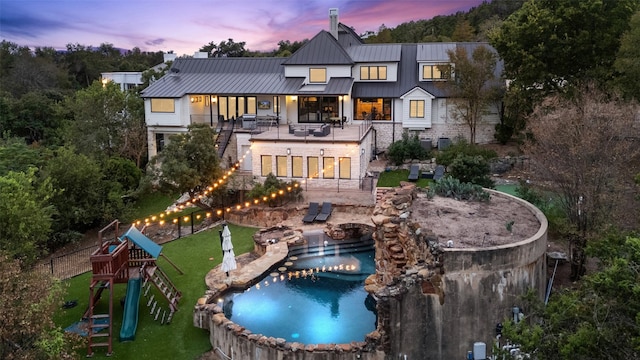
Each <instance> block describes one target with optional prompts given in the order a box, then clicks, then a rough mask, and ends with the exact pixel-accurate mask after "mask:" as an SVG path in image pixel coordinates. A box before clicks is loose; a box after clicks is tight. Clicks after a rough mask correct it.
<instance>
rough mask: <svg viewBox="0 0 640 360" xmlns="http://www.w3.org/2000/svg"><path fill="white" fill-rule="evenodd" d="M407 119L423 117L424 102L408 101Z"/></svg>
mask: <svg viewBox="0 0 640 360" xmlns="http://www.w3.org/2000/svg"><path fill="white" fill-rule="evenodd" d="M409 117H412V118H423V117H424V100H409Z"/></svg>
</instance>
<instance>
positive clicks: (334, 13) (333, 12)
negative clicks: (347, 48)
mask: <svg viewBox="0 0 640 360" xmlns="http://www.w3.org/2000/svg"><path fill="white" fill-rule="evenodd" d="M329 32H330V33H331V35H333V37H334V38H336V40H338V9H337V8H331V9H329Z"/></svg>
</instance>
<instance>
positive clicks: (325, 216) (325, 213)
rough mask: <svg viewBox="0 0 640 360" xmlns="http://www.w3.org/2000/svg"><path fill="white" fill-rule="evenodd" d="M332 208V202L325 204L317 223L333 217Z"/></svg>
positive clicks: (317, 217)
mask: <svg viewBox="0 0 640 360" xmlns="http://www.w3.org/2000/svg"><path fill="white" fill-rule="evenodd" d="M331 211H332V207H331V203H330V202H323V203H322V209H320V213H319V214H318V215H317V216H316V221H321V222H323V221H327V219H328V218H329V216H330V215H331Z"/></svg>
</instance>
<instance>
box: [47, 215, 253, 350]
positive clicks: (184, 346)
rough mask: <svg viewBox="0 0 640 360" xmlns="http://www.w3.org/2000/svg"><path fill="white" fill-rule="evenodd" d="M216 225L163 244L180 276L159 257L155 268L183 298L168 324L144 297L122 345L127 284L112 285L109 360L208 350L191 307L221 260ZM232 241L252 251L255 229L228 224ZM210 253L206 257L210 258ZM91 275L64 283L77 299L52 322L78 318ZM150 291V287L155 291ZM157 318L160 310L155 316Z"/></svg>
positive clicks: (105, 296)
mask: <svg viewBox="0 0 640 360" xmlns="http://www.w3.org/2000/svg"><path fill="white" fill-rule="evenodd" d="M218 230H220V228H219V227H216V228H214V229H211V230H207V231H204V232H201V233H198V234H194V235H190V236H187V237H184V238H181V239H178V240H175V241H173V242H170V243H167V244H164V245H163V251H162V253H163V254H165V255H166V256H167V257H168V258H169V259H170V260H171V261H172V262H174V263H175V264H176V265H177V266H178V267H179V268H180V269H181V270H182V271H184V273H185V274H184V275H180V274H178V272H177V271H176V270H175V269H174V268H173V267H172V266H171V265H170V264H169V263H168V262H167V261H166V260H164V259H162V258H160V259H159V260H158V264H159V266H160V267H161V268H162V269H163V270H164V271H165V272H166V273H167V275H168V276H169V278H170V279H171V281H173V282H174V284H175V285H176V287H177V288H178V289H179V290H180V291H182V294H183V297H182V299H181V300H180V303H179V304H178V306H179V308H180V310H179V311H178V312H176V313H175V315H174V318H173V321H172V322H171V324H169V325H161V324H160V322H159V321H154V320H153V316H152V315H150V313H149V312H150V308H148V307H147V306H146V304H147V298H145V297H142V296H141V299H140V307H139V309H140V314H139V322H138V328H137V332H136V337H135V340H134V341H130V342H124V343H121V342H119V340H118V335H119V333H120V326H121V325H122V312H123V310H122V307H121V306H120V298H122V297H124V295H125V293H126V287H127V286H126V284H118V285H116V286H115V287H114V288H115V289H114V327H113V334H114V341H113V355H112V356H111V358H113V359H132V360H133V359H136V360H137V359H195V358H198V357H199V356H200V355H202V354H203V353H204V352H206V351H208V350H210V349H211V345H210V343H209V333H208V332H207V331H205V330H202V329H198V328H195V327H194V326H193V306H194V305H195V304H196V301H197V300H198V298H200V297H201V296H203V295H204V293H205V290H206V285H205V283H204V277H205V275H206V274H207V272H208V271H209V270H211V269H212V268H213V267H215V266H216V265H218V264H220V262H221V261H222V249H221V248H220V237H219V233H218ZM229 230H231V236H232V241H233V244H234V251H235V253H236V255H239V254H242V253H246V252H249V251H251V250H253V237H252V236H253V234H254V233H255V232H256V229H254V228H247V227H238V226H235V225H232V224H230V225H229ZM211 257H214V260H213V261H211V260H209V258H211ZM90 279H91V274H90V273H85V274H83V275H80V276H76V277H74V278H72V279H69V280H67V281H65V284H66V285H68V288H67V295H66V297H65V300H76V299H77V300H78V306H76V307H75V308H72V309H68V310H63V309H60V310H59V311H58V312H57V313H56V316H55V317H54V320H55V322H56V324H58V325H59V326H61V327H63V328H66V327H67V326H69V325H71V324H73V323H75V322H76V321H78V320H80V319H81V317H82V314H83V313H84V311H85V310H86V309H87V306H88V302H89V282H90ZM154 290H155V289H154ZM155 298H156V299H160V300H159V301H158V304H162V305H163V306H164V307H165V308H166V305H167V302H166V300H164V298H161V297H160V296H159V295H158V294H156V296H155ZM107 299H108V292H105V293H103V297H102V300H100V306H106V305H107ZM160 316H162V313H161V314H160ZM105 354H106V351H105V350H104V349H103V348H96V349H95V355H94V357H103V358H105V357H106V356H105ZM85 355H86V347H85V348H83V349H81V352H80V356H81V357H84V356H85Z"/></svg>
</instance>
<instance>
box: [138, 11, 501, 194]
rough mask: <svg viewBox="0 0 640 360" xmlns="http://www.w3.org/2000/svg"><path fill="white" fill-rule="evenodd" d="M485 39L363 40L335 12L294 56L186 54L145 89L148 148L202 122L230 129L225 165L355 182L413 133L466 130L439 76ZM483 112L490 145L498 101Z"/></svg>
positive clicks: (448, 134) (222, 140)
mask: <svg viewBox="0 0 640 360" xmlns="http://www.w3.org/2000/svg"><path fill="white" fill-rule="evenodd" d="M482 45H484V46H488V45H487V44H480V43H425V44H364V43H363V41H362V39H361V38H360V37H359V36H358V35H357V34H356V33H355V32H354V31H353V30H352V29H351V28H349V27H348V26H346V25H344V24H342V23H339V22H338V9H330V10H329V31H325V30H322V31H320V32H319V33H318V34H317V35H316V36H314V37H313V38H312V39H311V40H310V41H309V42H308V43H306V44H305V45H304V46H302V47H301V48H300V49H299V50H298V51H296V52H295V53H294V54H292V55H291V56H290V57H288V58H178V59H176V60H175V61H174V63H173V65H172V67H171V70H170V72H169V73H168V74H167V75H165V76H164V77H163V78H161V79H159V80H157V81H155V82H154V83H153V84H151V85H150V86H149V87H148V88H147V89H145V90H144V91H143V92H142V97H143V98H144V103H145V116H146V123H147V127H148V144H149V156H150V157H152V156H154V155H156V154H157V153H158V152H159V151H161V150H162V147H163V146H164V145H165V144H166V143H167V142H168V141H169V136H170V135H171V134H177V133H182V132H185V131H187V127H188V126H189V125H191V124H196V123H204V124H208V125H210V126H212V127H215V128H216V129H217V130H218V133H219V134H220V135H219V138H218V146H219V147H218V149H219V154H220V156H221V158H222V159H223V161H222V163H223V164H227V163H228V161H227V160H231V161H232V162H235V161H239V160H242V161H241V170H244V171H247V172H251V173H252V175H253V176H254V177H255V178H256V179H258V180H264V177H265V176H266V175H268V174H269V173H273V174H274V175H276V176H277V177H279V178H282V179H283V180H287V181H288V180H291V179H299V180H303V179H304V180H305V182H306V183H307V186H310V187H311V186H315V187H321V188H336V187H338V188H339V189H340V188H343V189H345V188H351V189H357V188H359V187H360V182H361V180H362V179H363V177H365V174H366V171H367V165H368V163H369V161H370V160H372V159H373V158H374V157H375V156H376V155H377V154H378V153H380V152H381V151H384V150H385V149H386V148H387V147H388V146H389V145H390V144H391V143H393V142H394V141H396V140H399V139H401V137H402V134H403V132H404V131H410V132H412V133H415V134H417V135H418V136H419V137H420V138H421V139H432V140H434V141H433V142H434V143H435V142H436V141H435V140H437V139H439V138H454V137H457V136H466V137H468V133H469V129H468V127H467V125H466V124H464V123H461V122H457V121H456V120H455V119H454V116H452V111H454V110H455V109H453V105H452V104H451V102H450V101H449V99H448V97H447V95H446V92H445V91H444V90H443V89H442V87H439V86H438V82H442V81H448V78H447V77H446V75H445V74H447V73H449V72H446V71H441V70H442V66H451V67H452V69H453V67H454V66H455V64H449V57H448V55H447V51H448V50H452V49H455V48H456V47H460V46H462V47H466V48H467V50H468V53H469V54H470V53H471V52H472V50H473V49H474V48H475V47H478V46H482ZM500 71H501V64H499V66H497V70H496V72H497V73H498V75H499V72H500ZM484 114H485V115H484V117H485V118H484V119H483V122H482V124H480V125H479V126H478V128H477V134H476V139H477V142H480V143H482V142H489V141H491V140H492V139H493V132H494V126H495V124H496V123H497V122H498V121H499V118H498V110H497V108H496V109H485V111H484ZM323 124H326V126H324V127H321V126H322V125H323Z"/></svg>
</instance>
